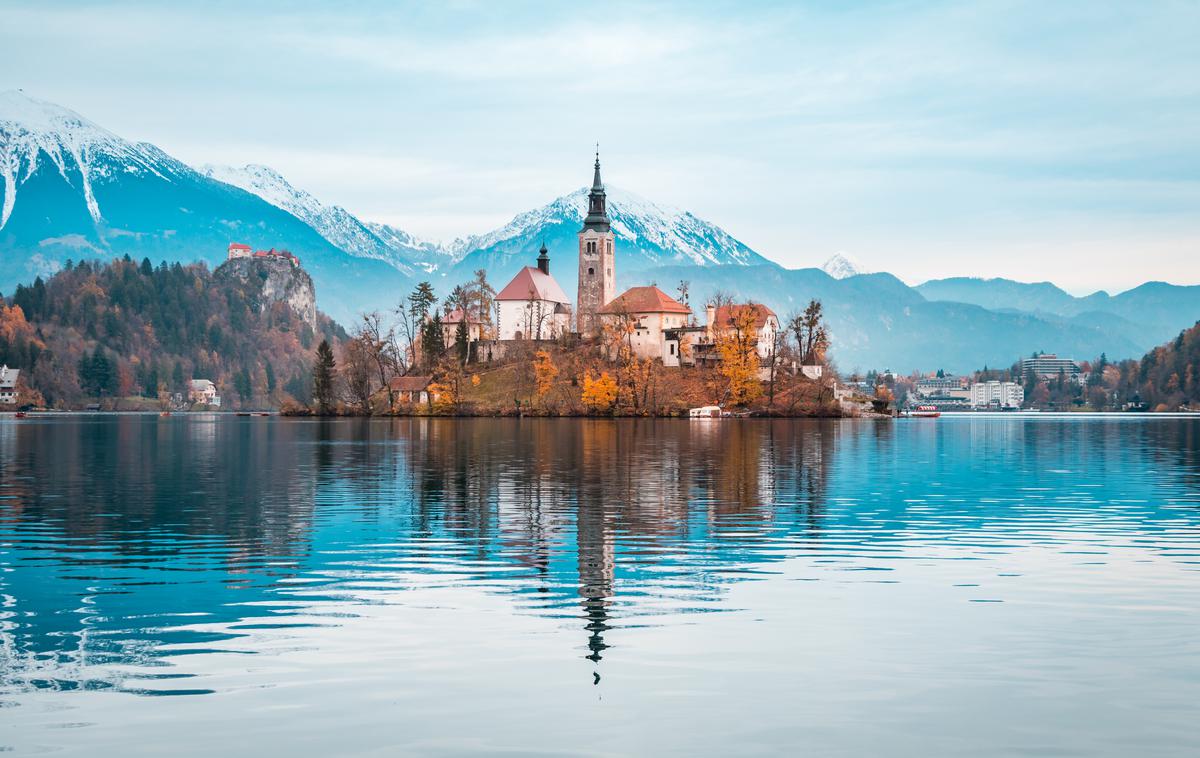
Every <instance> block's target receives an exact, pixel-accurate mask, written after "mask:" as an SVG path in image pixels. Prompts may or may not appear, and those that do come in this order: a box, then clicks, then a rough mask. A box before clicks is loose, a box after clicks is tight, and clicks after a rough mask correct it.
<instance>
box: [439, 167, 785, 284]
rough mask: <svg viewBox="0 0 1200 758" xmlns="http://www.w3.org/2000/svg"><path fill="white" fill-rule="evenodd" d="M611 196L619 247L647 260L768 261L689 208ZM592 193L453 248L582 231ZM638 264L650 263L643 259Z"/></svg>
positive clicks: (583, 191) (616, 192) (617, 193)
mask: <svg viewBox="0 0 1200 758" xmlns="http://www.w3.org/2000/svg"><path fill="white" fill-rule="evenodd" d="M606 194H607V197H608V215H609V218H611V219H612V229H613V233H614V234H615V235H616V238H617V242H618V245H620V246H623V247H625V248H627V249H632V250H636V251H637V253H638V254H639V255H640V256H641V257H642V258H644V259H645V261H644V263H645V264H648V265H662V264H667V263H691V264H694V265H697V266H711V265H723V264H730V263H732V264H738V265H752V264H758V263H766V262H767V261H766V259H765V258H763V257H762V256H760V255H759V254H758V253H756V252H754V251H753V250H751V249H750V248H748V247H746V245H744V244H742V243H741V242H739V241H738V240H737V239H735V238H734V237H733V236H731V235H730V234H729V233H728V232H726V231H725V230H724V229H721V228H720V227H718V226H716V225H715V224H711V223H709V222H708V221H704V220H703V219H699V218H697V217H695V216H693V215H692V214H691V213H689V212H687V211H684V210H680V209H678V208H673V207H671V206H668V205H660V204H658V203H654V202H651V201H650V200H647V199H646V198H644V197H641V196H639V195H635V194H634V193H632V192H629V191H627V190H623V189H620V188H617V187H611V186H610V187H607V188H606ZM587 197H588V188H587V187H581V188H580V189H578V190H576V191H574V192H572V193H571V194H569V195H563V196H562V197H560V198H558V199H557V200H555V201H554V202H552V203H550V204H549V205H545V206H543V207H541V208H536V209H534V210H531V211H527V212H525V213H522V214H520V215H518V216H517V217H516V218H514V219H513V220H512V221H510V222H509V223H508V224H506V225H505V226H503V227H501V228H499V229H496V230H495V231H492V232H488V233H487V234H483V235H478V236H473V237H468V238H466V239H458V240H455V241H454V242H453V243H451V244H450V245H449V249H450V251H451V252H452V253H453V254H455V255H456V256H458V257H465V256H467V255H469V254H471V253H472V252H475V251H478V250H488V249H491V248H495V247H497V246H499V245H501V244H503V243H506V242H510V241H512V240H521V239H526V238H531V236H532V237H537V236H538V235H540V234H542V232H543V231H544V230H545V229H546V228H547V227H553V226H561V225H567V226H574V227H576V229H575V230H576V231H578V227H579V226H581V225H582V224H583V219H584V217H585V216H586V215H587ZM539 244H540V243H539ZM636 265H637V267H639V268H644V267H645V266H644V265H643V262H642V261H638V262H637V263H636Z"/></svg>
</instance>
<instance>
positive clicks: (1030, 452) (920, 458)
mask: <svg viewBox="0 0 1200 758" xmlns="http://www.w3.org/2000/svg"><path fill="white" fill-rule="evenodd" d="M1197 428H1198V427H1197V425H1196V424H1195V423H1193V422H1191V421H1183V422H1175V423H1142V424H1128V423H1092V424H1083V423H1071V422H1064V423H1048V422H1042V423H1037V422H1020V421H1010V420H1001V421H992V422H985V421H983V420H980V421H978V422H976V421H961V422H954V423H926V424H920V423H918V424H904V423H896V424H891V423H855V422H831V421H793V420H775V421H767V420H763V421H738V422H722V421H701V422H686V421H668V420H578V421H574V420H517V419H480V420H450V419H397V420H389V421H370V420H284V419H245V418H228V417H218V416H213V417H207V418H206V417H186V418H167V419H160V418H157V417H144V416H118V417H99V416H98V417H65V418H47V419H39V420H37V421H34V420H28V421H26V422H21V423H16V422H0V539H2V541H3V542H4V543H5V545H6V547H5V548H4V549H3V564H4V566H3V568H4V570H5V573H4V574H3V575H0V577H2V578H0V586H2V589H3V592H4V596H5V607H4V609H3V621H2V626H0V644H2V646H3V656H4V679H5V684H6V685H7V686H16V687H28V686H38V687H62V688H67V687H109V686H123V687H127V688H128V687H130V685H128V684H127V683H125V684H123V683H122V682H121V681H114V680H111V679H110V678H106V677H105V676H104V675H102V674H99V673H96V672H95V669H94V668H92V667H94V666H96V665H98V664H124V665H135V666H137V665H140V666H146V667H154V666H161V665H163V659H164V658H169V657H173V656H175V655H177V650H178V648H177V647H176V646H177V645H179V644H181V643H186V644H187V645H190V646H192V647H190V648H189V652H193V653H194V652H196V650H197V648H196V647H195V646H197V645H199V646H201V647H200V648H199V649H200V650H201V651H203V650H218V649H220V645H221V644H222V641H223V640H229V639H232V638H234V637H236V636H241V635H245V634H252V633H253V632H248V631H247V627H241V626H239V622H244V621H246V620H248V619H262V618H263V616H264V610H263V608H264V607H269V608H270V609H271V610H270V611H269V613H270V614H274V616H275V617H277V618H278V619H281V620H286V619H287V618H288V614H289V612H290V611H291V610H294V609H298V608H312V607H314V606H321V605H322V604H328V603H331V602H332V601H333V600H334V599H337V600H339V601H346V600H349V601H350V602H352V603H364V602H386V603H393V604H400V605H402V604H403V603H404V602H405V601H404V596H403V593H398V592H396V590H399V589H403V588H405V587H409V586H445V587H463V586H470V587H475V588H479V589H481V590H483V591H485V592H488V593H495V594H503V595H505V596H508V597H511V598H513V599H514V601H515V606H514V607H516V608H517V609H518V610H519V611H521V612H528V613H529V614H533V615H540V616H546V617H551V618H557V619H560V620H561V623H569V624H577V625H578V627H577V628H578V630H579V635H580V636H579V638H578V653H579V656H580V658H584V659H587V660H589V661H591V663H592V664H593V665H595V666H597V674H596V676H597V681H599V673H598V672H599V669H598V667H599V665H600V664H601V663H602V661H603V660H604V659H605V658H606V657H608V656H610V655H614V654H616V653H617V651H618V650H619V646H620V642H619V640H617V639H614V633H615V632H616V630H619V629H620V627H621V626H622V624H625V623H629V622H630V620H631V619H633V618H635V617H639V616H643V615H645V614H646V613H647V612H648V611H647V609H648V608H652V607H656V606H665V607H667V608H668V609H669V611H670V612H671V613H673V614H693V613H700V612H707V611H713V610H723V609H726V607H727V605H726V604H725V600H724V599H725V596H726V594H727V593H726V590H727V588H728V586H729V585H730V583H733V582H738V581H745V580H748V579H753V578H755V577H756V575H758V574H761V573H762V572H764V571H771V570H773V569H771V565H772V564H774V563H777V562H780V561H783V560H787V559H790V558H795V557H798V556H804V555H808V556H812V555H822V556H824V558H825V560H827V562H830V563H831V564H836V563H837V562H838V561H842V562H843V563H844V562H846V561H851V562H858V563H860V564H862V566H864V567H873V568H876V567H879V564H880V563H885V562H887V561H888V560H892V559H894V558H895V557H896V555H897V554H898V553H899V552H900V551H903V550H905V549H906V547H905V546H907V545H911V544H913V543H914V541H915V542H920V543H921V550H922V551H924V553H922V554H928V553H929V552H930V551H934V550H943V551H947V550H949V551H953V550H969V549H972V548H973V547H974V546H977V545H985V546H986V547H988V549H995V548H996V542H995V540H996V539H997V537H996V536H995V533H996V529H999V528H1004V529H1014V528H1021V525H1022V524H1025V523H1035V522H1036V523H1038V524H1042V523H1046V516H1047V513H1048V512H1049V510H1052V511H1053V517H1054V518H1055V519H1056V520H1057V521H1056V523H1055V525H1054V527H1053V528H1056V529H1064V530H1069V529H1073V528H1078V529H1091V528H1094V526H1095V524H1096V523H1100V522H1101V521H1102V522H1103V524H1104V528H1106V529H1114V528H1117V526H1119V525H1120V524H1122V523H1124V521H1122V520H1123V519H1124V520H1125V521H1128V522H1129V523H1131V524H1133V523H1135V522H1136V530H1138V531H1139V533H1140V532H1145V531H1150V532H1153V531H1154V530H1155V529H1162V528H1165V526H1164V525H1166V524H1169V523H1172V520H1173V519H1178V518H1180V517H1181V515H1182V516H1183V517H1185V518H1188V519H1192V520H1193V521H1194V519H1195V517H1196V511H1195V504H1196V497H1197V495H1196V489H1197V485H1198V484H1200V482H1198V481H1197V470H1198V465H1197V464H1198V457H1197V452H1198V445H1200V438H1198V435H1197ZM1159 467H1161V468H1162V469H1171V471H1172V472H1173V473H1172V474H1171V475H1170V476H1168V475H1166V474H1163V473H1159V474H1155V475H1153V476H1149V475H1146V472H1147V471H1149V470H1151V469H1154V470H1157V469H1158V468H1159ZM1063 472H1065V473H1063ZM1105 488H1108V489H1105ZM1105 495H1107V496H1108V497H1109V499H1107V500H1106V499H1105ZM1118 496H1120V498H1118ZM1128 503H1136V505H1133V506H1131V505H1129V504H1128ZM1051 506H1052V508H1051ZM933 507H936V512H933V511H931V508H933ZM1048 509H1049V510H1048ZM1014 525H1016V526H1014ZM1114 525H1117V526H1114ZM989 530H990V531H989ZM1004 547H1005V549H1019V544H1018V542H1017V541H1015V540H1014V541H1013V542H1012V544H1011V545H1005V546H1004ZM830 570H833V568H831V569H830ZM838 570H842V569H841V568H838ZM389 593H390V594H389ZM197 619H202V621H203V624H204V628H203V629H200V628H199V627H197V626H196V623H197ZM174 662H175V665H176V666H177V667H179V668H181V669H186V667H187V666H186V662H183V661H182V660H175V661H174Z"/></svg>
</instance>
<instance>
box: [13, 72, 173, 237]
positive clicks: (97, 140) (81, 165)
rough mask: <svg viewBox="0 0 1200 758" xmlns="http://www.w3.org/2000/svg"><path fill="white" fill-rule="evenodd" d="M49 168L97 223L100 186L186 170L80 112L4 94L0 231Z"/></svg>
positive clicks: (143, 144) (34, 99) (22, 96)
mask: <svg viewBox="0 0 1200 758" xmlns="http://www.w3.org/2000/svg"><path fill="white" fill-rule="evenodd" d="M47 165H48V166H49V167H50V168H51V169H52V170H53V171H56V172H57V173H58V175H59V177H60V178H61V179H62V180H64V181H65V182H67V183H69V184H71V185H72V186H74V187H76V188H77V190H78V191H79V192H80V193H81V194H82V196H83V200H84V204H85V207H86V208H87V212H88V215H89V216H90V217H91V219H92V221H93V222H96V223H99V222H100V221H101V219H102V213H101V209H100V203H99V201H98V200H97V198H96V184H97V182H103V181H105V180H109V179H112V178H114V176H115V175H117V174H132V175H142V174H147V173H148V174H153V175H155V176H158V177H165V176H168V175H170V174H172V173H174V172H175V171H177V170H179V169H180V168H181V167H183V164H180V163H179V162H178V161H174V160H173V159H172V158H170V156H168V155H166V154H165V153H163V152H162V151H161V150H159V149H158V148H156V147H154V146H153V145H148V144H145V143H139V144H134V143H131V142H127V141H125V140H123V139H121V138H120V137H118V136H117V135H115V134H113V133H112V132H110V131H108V130H107V129H104V128H101V127H100V126H97V125H96V124H94V123H92V122H91V121H88V120H87V119H86V118H84V117H83V116H81V115H79V114H78V113H76V112H75V111H72V110H69V109H67V108H63V107H62V106H59V105H55V104H53V103H48V102H45V101H43V100H38V99H36V98H32V97H29V96H28V95H26V94H25V93H23V92H20V91H17V90H9V91H7V92H0V181H2V182H3V184H2V185H0V191H2V193H3V198H4V200H3V203H2V204H0V229H3V228H4V227H5V226H6V225H7V224H8V222H9V219H10V218H11V217H12V214H13V210H14V208H16V202H17V196H18V194H19V193H20V191H21V188H22V186H24V185H25V184H26V183H27V182H29V181H30V180H31V179H34V178H35V176H36V175H37V173H38V171H39V169H42V168H45V167H47ZM183 168H186V167H183Z"/></svg>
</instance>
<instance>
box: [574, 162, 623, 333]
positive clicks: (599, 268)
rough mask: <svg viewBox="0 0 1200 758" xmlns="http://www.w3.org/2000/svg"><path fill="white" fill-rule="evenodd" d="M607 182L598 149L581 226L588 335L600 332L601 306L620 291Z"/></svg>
mask: <svg viewBox="0 0 1200 758" xmlns="http://www.w3.org/2000/svg"><path fill="white" fill-rule="evenodd" d="M606 202H607V201H606V197H605V194H604V183H603V182H601V181H600V152H599V151H598V150H597V151H596V166H595V174H594V175H593V177H592V188H591V190H589V191H588V212H587V216H586V217H585V218H584V219H583V228H582V229H580V230H579V289H578V291H577V293H576V303H577V305H578V314H579V315H578V329H579V333H580V334H582V335H584V336H585V337H595V336H598V335H599V334H600V329H601V326H602V323H603V322H602V321H601V317H600V316H601V314H600V309H601V308H603V307H604V306H605V305H606V304H607V303H609V302H611V301H612V299H613V298H614V297H616V294H617V267H616V255H615V254H614V251H613V243H614V237H613V232H612V226H611V223H610V222H609V219H608V208H607V205H606Z"/></svg>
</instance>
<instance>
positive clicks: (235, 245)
mask: <svg viewBox="0 0 1200 758" xmlns="http://www.w3.org/2000/svg"><path fill="white" fill-rule="evenodd" d="M229 249H230V250H249V249H250V246H249V245H243V244H242V243H240V242H230V243H229Z"/></svg>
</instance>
